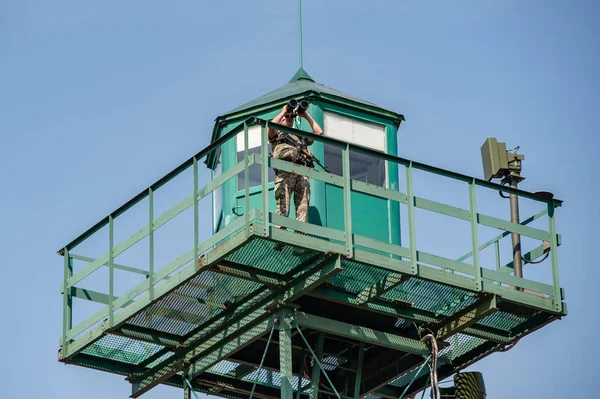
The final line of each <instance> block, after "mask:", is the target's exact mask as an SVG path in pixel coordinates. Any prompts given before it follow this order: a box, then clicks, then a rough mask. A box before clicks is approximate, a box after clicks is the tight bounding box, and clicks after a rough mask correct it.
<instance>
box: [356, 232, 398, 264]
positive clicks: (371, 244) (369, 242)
mask: <svg viewBox="0 0 600 399" xmlns="http://www.w3.org/2000/svg"><path fill="white" fill-rule="evenodd" d="M354 244H356V245H358V246H362V247H367V248H370V249H375V250H378V251H382V252H386V253H389V254H392V255H396V256H402V257H405V258H410V249H408V248H405V247H402V246H400V245H395V244H390V243H387V242H383V241H379V240H376V239H374V238H370V237H365V236H360V235H358V234H354Z"/></svg>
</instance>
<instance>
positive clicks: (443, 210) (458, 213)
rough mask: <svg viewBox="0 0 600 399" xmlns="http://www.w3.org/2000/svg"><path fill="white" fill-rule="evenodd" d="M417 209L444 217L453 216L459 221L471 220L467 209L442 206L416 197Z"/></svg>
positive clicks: (439, 203)
mask: <svg viewBox="0 0 600 399" xmlns="http://www.w3.org/2000/svg"><path fill="white" fill-rule="evenodd" d="M415 207H417V208H421V209H425V210H428V211H431V212H436V213H440V214H442V215H446V216H451V217H454V218H457V219H462V220H470V216H469V215H470V213H469V211H467V210H466V209H461V208H457V207H455V206H451V205H446V204H442V203H441V202H436V201H431V200H428V199H424V198H419V197H415Z"/></svg>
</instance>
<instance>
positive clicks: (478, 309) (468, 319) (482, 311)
mask: <svg viewBox="0 0 600 399" xmlns="http://www.w3.org/2000/svg"><path fill="white" fill-rule="evenodd" d="M496 311H498V303H497V299H496V295H490V296H488V297H485V298H483V299H482V300H480V301H477V302H475V303H474V304H473V305H471V306H468V307H466V308H465V309H463V310H461V311H460V312H457V313H455V314H453V315H452V316H450V317H448V318H446V319H444V321H442V322H441V323H438V324H437V325H435V326H432V328H433V329H435V332H436V333H435V336H436V338H437V339H438V340H443V339H446V338H448V337H449V336H451V335H454V334H457V333H459V332H463V331H464V330H465V329H466V328H468V327H470V326H471V325H473V324H475V323H476V322H477V321H478V320H481V319H483V318H484V317H486V316H489V315H490V314H492V313H494V312H496Z"/></svg>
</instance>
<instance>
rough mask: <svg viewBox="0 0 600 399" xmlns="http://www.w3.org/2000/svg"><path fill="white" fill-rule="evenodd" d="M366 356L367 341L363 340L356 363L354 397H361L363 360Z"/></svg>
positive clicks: (355, 398) (356, 398)
mask: <svg viewBox="0 0 600 399" xmlns="http://www.w3.org/2000/svg"><path fill="white" fill-rule="evenodd" d="M364 358H365V343H364V342H361V343H360V346H359V347H358V362H357V364H356V379H355V380H354V399H359V398H360V388H361V385H362V384H361V382H362V368H363V360H364Z"/></svg>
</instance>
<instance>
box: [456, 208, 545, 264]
mask: <svg viewBox="0 0 600 399" xmlns="http://www.w3.org/2000/svg"><path fill="white" fill-rule="evenodd" d="M547 213H548V210H547V209H544V210H543V211H540V212H538V213H536V214H535V215H533V216H530V217H529V218H527V219H525V220H523V221H522V222H520V223H519V224H522V225H523V226H525V225H528V224H529V223H531V222H533V221H534V220H537V219H539V218H540V217H542V216H544V215H545V214H547ZM509 234H510V231H505V232H503V233H502V234H500V235H497V236H496V237H494V238H492V239H491V240H489V241H488V242H486V243H484V244H482V245H480V246H479V251H483V250H484V249H486V248H487V247H489V246H490V245H492V244H494V243H495V242H496V241H500V240H501V239H503V238H504V237H506V236H507V235H509ZM471 256H473V251H469V252H468V253H466V254H464V255H463V256H461V257H460V258H458V259H457V261H459V262H462V261H463V260H465V259H469V258H470V257H471Z"/></svg>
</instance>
